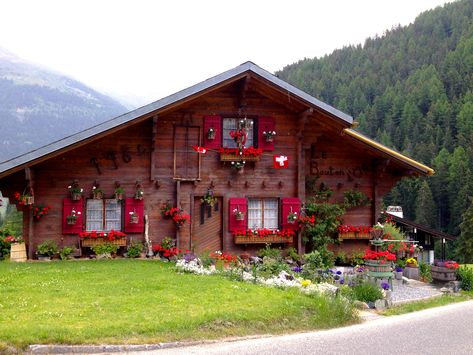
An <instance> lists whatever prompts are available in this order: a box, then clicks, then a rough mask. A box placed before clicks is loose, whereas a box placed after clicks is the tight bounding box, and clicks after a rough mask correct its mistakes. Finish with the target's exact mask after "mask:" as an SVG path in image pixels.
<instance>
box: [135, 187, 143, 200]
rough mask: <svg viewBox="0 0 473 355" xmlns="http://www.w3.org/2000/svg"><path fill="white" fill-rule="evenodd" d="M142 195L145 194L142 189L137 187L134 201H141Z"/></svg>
mask: <svg viewBox="0 0 473 355" xmlns="http://www.w3.org/2000/svg"><path fill="white" fill-rule="evenodd" d="M144 194H145V192H144V191H143V189H142V188H141V187H137V188H136V191H135V196H134V198H135V200H142V199H143V196H144Z"/></svg>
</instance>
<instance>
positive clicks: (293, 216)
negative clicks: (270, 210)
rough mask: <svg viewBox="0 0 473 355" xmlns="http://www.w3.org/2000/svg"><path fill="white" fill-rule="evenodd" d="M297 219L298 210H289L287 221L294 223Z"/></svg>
mask: <svg viewBox="0 0 473 355" xmlns="http://www.w3.org/2000/svg"><path fill="white" fill-rule="evenodd" d="M296 221H297V212H292V211H291V212H289V214H288V215H287V223H290V224H294V223H296Z"/></svg>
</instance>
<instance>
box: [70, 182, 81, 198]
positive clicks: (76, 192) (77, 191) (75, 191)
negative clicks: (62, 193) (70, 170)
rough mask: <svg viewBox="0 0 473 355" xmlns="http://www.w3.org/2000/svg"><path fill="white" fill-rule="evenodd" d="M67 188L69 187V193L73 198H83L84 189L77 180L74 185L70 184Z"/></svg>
mask: <svg viewBox="0 0 473 355" xmlns="http://www.w3.org/2000/svg"><path fill="white" fill-rule="evenodd" d="M67 188H68V189H69V193H70V194H71V200H73V201H79V200H80V199H81V198H82V193H83V192H84V189H82V188H81V187H80V186H79V183H78V182H77V181H74V182H73V183H72V185H69V186H68V187H67Z"/></svg>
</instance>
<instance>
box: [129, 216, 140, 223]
mask: <svg viewBox="0 0 473 355" xmlns="http://www.w3.org/2000/svg"><path fill="white" fill-rule="evenodd" d="M138 220H139V217H138V216H130V223H132V224H137V223H138Z"/></svg>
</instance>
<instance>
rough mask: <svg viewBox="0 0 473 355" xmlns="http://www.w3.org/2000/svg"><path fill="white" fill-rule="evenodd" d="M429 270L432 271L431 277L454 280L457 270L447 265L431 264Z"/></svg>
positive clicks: (439, 279)
mask: <svg viewBox="0 0 473 355" xmlns="http://www.w3.org/2000/svg"><path fill="white" fill-rule="evenodd" d="M430 272H431V273H432V279H434V280H437V281H455V280H456V279H457V271H456V270H455V269H449V268H448V267H444V266H434V265H432V266H431V267H430Z"/></svg>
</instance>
